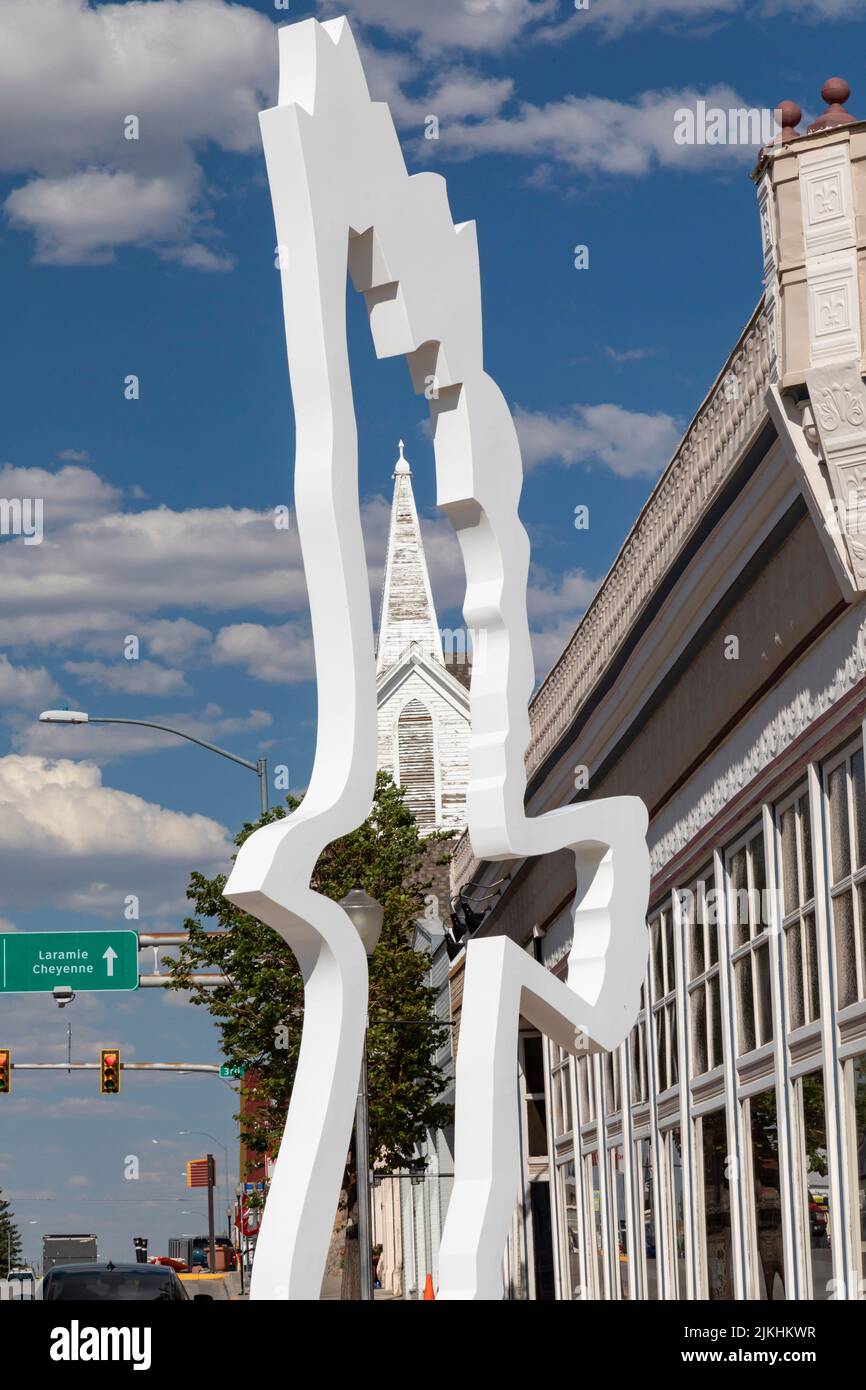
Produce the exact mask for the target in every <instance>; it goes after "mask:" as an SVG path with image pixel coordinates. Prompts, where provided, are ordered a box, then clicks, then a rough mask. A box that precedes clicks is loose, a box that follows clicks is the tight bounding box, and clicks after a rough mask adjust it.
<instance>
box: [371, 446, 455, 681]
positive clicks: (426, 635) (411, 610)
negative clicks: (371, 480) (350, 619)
mask: <svg viewBox="0 0 866 1390" xmlns="http://www.w3.org/2000/svg"><path fill="white" fill-rule="evenodd" d="M403 447H404V446H403V441H402V439H401V440H400V445H399V448H400V456H399V458H398V459H397V462H396V463H395V465H394V474H393V477H394V501H393V503H392V506H391V529H390V531H389V534H388V558H387V561H386V564H385V586H384V589H383V591H382V609H381V613H380V616H379V645H378V650H377V654H376V675H377V676H378V675H380V674H381V673H382V672H383V671H386V670H387V669H388V667H389V666H393V665H394V662H395V661H397V659H398V658H399V657H400V655H401V654H402V653H403V652H404V651H405V649H406V648H407V647H409V646H410V645H411V644H413V643H415V644H416V645H417V646H418V647H419V648H420V649H421V651H423V653H424V655H425V656H427V657H429V658H430V659H431V660H433V661H437V662H439V663H440V664H442V665H444V661H443V657H442V639H441V637H440V635H439V625H438V623H437V621H436V609H435V608H434V607H433V594H432V592H431V589H430V576H429V574H428V573H427V561H426V560H425V558H424V546H423V543H422V540H421V528H420V526H419V525H418V512H417V510H416V507H415V496H414V493H413V491H412V469H411V468H410V467H409V461H408V459H407V458H406V457H405V455H404V453H403Z"/></svg>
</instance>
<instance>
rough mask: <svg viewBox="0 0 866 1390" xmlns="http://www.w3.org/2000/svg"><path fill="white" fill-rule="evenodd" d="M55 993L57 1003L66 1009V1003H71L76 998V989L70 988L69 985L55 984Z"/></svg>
mask: <svg viewBox="0 0 866 1390" xmlns="http://www.w3.org/2000/svg"><path fill="white" fill-rule="evenodd" d="M53 993H54V998H55V1000H56V1001H57V1005H58V1007H59V1008H61V1009H65V1008H66V1005H67V1004H71V1003H72V1001H73V999H74V998H75V991H74V990H73V989H70V988H69V985H55V986H54V990H53Z"/></svg>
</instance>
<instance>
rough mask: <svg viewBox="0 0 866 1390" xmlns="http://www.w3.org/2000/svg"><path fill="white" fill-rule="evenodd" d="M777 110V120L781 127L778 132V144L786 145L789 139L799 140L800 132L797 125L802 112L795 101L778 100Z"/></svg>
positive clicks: (800, 119)
mask: <svg viewBox="0 0 866 1390" xmlns="http://www.w3.org/2000/svg"><path fill="white" fill-rule="evenodd" d="M777 111H778V120H779V123H780V125H781V127H782V129H781V131H780V133H779V144H780V145H787V144H788V143H789V142H790V141H791V140H799V139H800V132H799V130H798V129H797V126H798V125H799V124H800V122H801V121H802V119H803V112H802V111H801V110H800V108H799V106H798V105H797V103H796V101H780V102H779V105H778V107H777Z"/></svg>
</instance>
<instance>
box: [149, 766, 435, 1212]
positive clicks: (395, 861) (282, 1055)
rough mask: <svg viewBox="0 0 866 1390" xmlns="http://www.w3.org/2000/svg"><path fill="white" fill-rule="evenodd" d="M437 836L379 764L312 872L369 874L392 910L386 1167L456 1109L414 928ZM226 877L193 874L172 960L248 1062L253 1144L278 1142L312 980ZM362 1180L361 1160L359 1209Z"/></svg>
mask: <svg viewBox="0 0 866 1390" xmlns="http://www.w3.org/2000/svg"><path fill="white" fill-rule="evenodd" d="M287 804H288V806H289V809H290V810H293V809H294V808H295V807H296V806H297V805H298V803H297V802H296V801H295V800H294V799H293V798H288V799H287ZM285 815H286V811H285V810H284V809H283V808H282V807H277V808H275V809H274V810H272V811H269V812H268V813H267V815H266V816H263V817H262V818H261V820H259V821H258V822H257V823H256V824H255V825H251V824H246V825H244V827H243V830H242V831H241V832H240V834H239V835H238V836H237V837H236V840H235V843H236V844H237V845H238V846H240V845H242V844H243V842H244V840H245V839H246V838H247V837H248V836H249V835H250V834H252V832H253V831H254V830H255V829H257V828H258V826H259V825H264V824H266V823H268V822H269V821H273V820H277V819H280V818H281V817H283V816H285ZM438 838H445V837H444V836H441V835H440V836H439V837H438ZM429 842H430V841H429V838H428V839H426V840H422V839H421V838H420V836H419V834H418V827H417V825H416V823H415V819H414V817H413V815H412V813H411V811H410V809H409V808H408V806H407V805H406V803H405V798H404V793H403V790H402V788H400V787H398V786H395V784H394V782H393V780H392V779H391V777H390V776H389V775H388V774H387V773H384V772H380V773H379V774H378V775H377V779H376V792H375V798H374V802H373V808H372V811H371V814H370V816H369V817H368V819H367V820H366V821H365V822H364V824H363V825H361V826H359V828H358V829H357V830H355V831H353V832H352V833H351V834H350V835H347V836H345V837H344V838H343V839H341V840H337V841H335V842H334V843H333V844H331V845H329V846H328V847H327V848H326V849H325V851H324V852H323V854H322V855H321V857H320V859H319V861H318V863H317V865H316V869H315V873H314V876H313V880H312V886H313V888H314V889H315V890H316V891H317V892H320V893H323V894H325V895H326V896H327V897H329V898H333V899H335V900H336V901H339V900H340V899H341V898H342V897H344V896H345V894H346V893H347V892H348V891H349V890H350V889H351V888H353V887H355V886H356V885H358V884H360V886H361V887H362V888H364V889H365V890H366V892H368V893H369V894H371V896H372V897H374V898H376V899H377V900H378V901H379V902H380V903H381V904H382V906H383V907H384V909H385V919H384V924H383V928H382V936H381V939H380V942H379V945H378V947H377V949H376V951H375V953H374V955H373V958H372V961H371V963H370V1004H369V1031H368V1065H369V1109H370V1150H371V1154H373V1155H375V1156H376V1160H377V1163H379V1164H380V1165H382V1166H383V1167H385V1168H387V1169H396V1168H404V1167H408V1166H410V1165H413V1166H418V1160H417V1158H416V1157H415V1156H414V1155H415V1146H416V1144H417V1143H418V1142H419V1141H421V1140H423V1139H424V1138H425V1131H426V1130H427V1129H428V1128H431V1129H435V1128H437V1127H441V1126H442V1125H445V1124H447V1123H449V1122H450V1119H451V1108H450V1107H449V1106H446V1105H443V1104H442V1103H441V1102H440V1101H439V1099H438V1096H439V1094H440V1092H441V1089H442V1076H441V1073H440V1071H439V1070H438V1068H437V1067H436V1065H435V1063H434V1056H435V1053H436V1051H437V1049H438V1048H439V1047H440V1046H441V1044H442V1042H443V1040H444V1037H445V1035H446V1034H447V1025H444V1024H442V1023H440V1022H439V1021H438V1020H437V1019H436V1018H435V1016H434V1013H433V1001H434V997H435V995H434V991H433V990H432V989H430V988H429V987H428V986H427V985H426V984H425V983H424V975H425V973H426V970H427V968H428V963H427V960H426V958H425V956H423V955H421V954H419V953H418V952H416V951H415V950H413V949H412V944H411V939H410V938H411V926H412V923H413V922H414V921H415V920H416V919H417V918H418V917H420V916H421V915H422V910H423V894H424V889H425V888H427V887H429V879H428V880H427V881H426V882H425V880H424V879H423V876H422V873H423V863H424V855H425V847H426V845H427V844H429ZM224 886H225V876H224V875H219V876H217V877H216V878H213V879H208V878H206V877H205V876H204V875H203V874H200V873H193V874H192V876H191V878H190V884H189V888H188V890H187V896H188V897H189V898H190V899H191V901H192V902H193V904H194V907H195V914H196V915H195V917H191V918H188V919H187V921H186V922H185V923H184V926H185V929H186V930H187V931H188V932H189V941H188V942H187V943H186V944H185V945H183V946H182V947H180V950H179V956H178V959H177V961H176V962H175V963H174V964H173V965H172V967H171V969H172V975H173V987H174V988H177V989H188V990H189V991H190V997H191V1000H192V1002H193V1003H194V1004H197V1005H199V1006H201V1007H204V1008H206V1009H208V1010H209V1012H210V1013H211V1015H212V1017H213V1018H214V1019H215V1020H216V1023H217V1025H218V1027H219V1030H220V1035H221V1040H222V1049H223V1052H224V1054H225V1058H226V1060H227V1061H228V1062H230V1063H232V1064H235V1065H243V1066H245V1067H246V1068H247V1070H248V1077H247V1078H246V1082H247V1083H249V1084H248V1091H249V1097H250V1100H251V1102H252V1104H251V1105H250V1106H249V1107H248V1111H247V1113H245V1114H244V1115H243V1116H241V1117H239V1118H240V1119H241V1120H242V1126H243V1129H242V1133H243V1137H244V1139H245V1141H246V1143H247V1144H248V1145H249V1146H250V1148H251V1149H253V1150H254V1151H256V1152H259V1153H265V1152H267V1153H275V1152H276V1149H277V1147H278V1143H279V1138H280V1135H281V1133H282V1129H283V1125H284V1122H285V1116H286V1110H287V1108H288V1104H289V1099H290V1096H291V1090H292V1083H293V1080H294V1075H295V1069H296V1067H297V1061H298V1052H299V1048H300V1039H301V1027H302V1023H303V1008H304V989H303V981H302V979H301V975H300V972H299V970H298V966H297V963H296V961H295V958H294V956H293V955H292V953H291V951H290V950H289V948H288V946H287V945H286V944H285V942H284V941H283V940H282V938H281V937H280V936H278V935H277V933H276V932H274V931H272V930H271V928H270V927H266V926H264V925H263V924H262V923H261V922H259V921H257V920H256V919H255V918H254V917H250V916H249V915H248V914H247V913H245V912H242V911H240V910H239V909H238V908H236V907H234V906H233V905H232V904H231V903H229V902H227V901H226V899H225V898H223V897H222V890H223V888H224ZM214 968H215V969H216V970H218V971H219V972H220V973H222V974H224V975H226V976H228V978H229V980H230V984H227V985H221V986H218V987H217V988H214V989H209V988H205V987H202V986H201V985H196V984H195V983H194V982H193V980H192V978H191V977H192V975H193V973H195V972H200V971H206V970H208V969H214ZM245 1084H246V1083H245ZM353 1185H354V1175H353V1174H352V1173H351V1165H350V1168H349V1171H348V1173H347V1184H346V1186H347V1191H348V1192H349V1206H350V1209H351V1207H352V1206H353V1200H352V1198H353V1195H354V1194H353V1192H352V1188H353Z"/></svg>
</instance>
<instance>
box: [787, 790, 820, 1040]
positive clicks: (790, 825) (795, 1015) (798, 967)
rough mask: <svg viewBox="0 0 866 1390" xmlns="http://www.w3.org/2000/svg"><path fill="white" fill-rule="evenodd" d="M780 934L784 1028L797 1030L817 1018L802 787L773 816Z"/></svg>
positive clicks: (811, 887)
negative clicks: (778, 868) (785, 1011)
mask: <svg viewBox="0 0 866 1390" xmlns="http://www.w3.org/2000/svg"><path fill="white" fill-rule="evenodd" d="M777 825H778V828H779V846H780V855H779V860H780V865H781V881H780V885H779V886H780V889H781V895H782V914H783V916H782V928H783V931H784V935H785V952H784V959H785V980H786V984H787V991H786V993H787V1002H788V1027H789V1028H802V1027H803V1025H804V1024H806V1023H812V1022H814V1020H815V1019H817V1018H819V1017H820V1014H821V1000H820V993H819V989H818V955H817V949H816V945H815V879H814V873H813V867H812V835H811V827H810V821H809V796H808V793H807V791H806V790H805V788H804V789H803V790H802V791H801V792H799V793H798V794H797V795H796V796H795V797H794V798H793V800H791V801H790V802H788V803H787V804H786V805H785V806H783V808H782V809H781V811H780V812H779V814H778V816H777Z"/></svg>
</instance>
